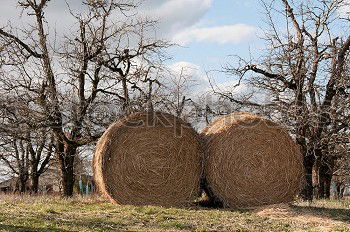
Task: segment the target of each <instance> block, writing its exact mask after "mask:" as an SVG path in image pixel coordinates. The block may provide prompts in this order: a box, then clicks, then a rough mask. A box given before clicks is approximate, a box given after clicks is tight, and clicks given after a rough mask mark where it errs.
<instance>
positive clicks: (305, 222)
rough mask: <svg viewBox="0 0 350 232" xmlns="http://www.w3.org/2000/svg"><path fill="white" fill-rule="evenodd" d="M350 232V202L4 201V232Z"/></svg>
mask: <svg viewBox="0 0 350 232" xmlns="http://www.w3.org/2000/svg"><path fill="white" fill-rule="evenodd" d="M164 230H166V231H350V200H345V201H316V202H314V203H312V204H307V203H304V202H300V203H295V204H293V205H290V206H288V205H285V204H281V205H274V206H269V207H264V208H259V209H255V210H224V209H208V208H201V207H193V208H163V207H155V206H144V207H135V206H118V205H113V204H111V203H109V202H107V201H105V200H104V199H101V198H100V197H99V196H97V197H96V196H95V197H93V198H91V199H84V198H81V197H74V198H72V199H61V198H60V197H47V196H42V197H40V196H37V197H30V196H22V197H21V196H14V195H2V196H0V231H70V232H72V231H164Z"/></svg>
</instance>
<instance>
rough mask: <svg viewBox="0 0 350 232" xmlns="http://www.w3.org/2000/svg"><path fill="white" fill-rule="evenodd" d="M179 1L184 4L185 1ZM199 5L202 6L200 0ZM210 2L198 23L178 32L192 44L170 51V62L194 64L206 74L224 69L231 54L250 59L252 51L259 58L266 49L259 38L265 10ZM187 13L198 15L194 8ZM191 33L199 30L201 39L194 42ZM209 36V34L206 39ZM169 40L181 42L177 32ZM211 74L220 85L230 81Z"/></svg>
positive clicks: (249, 1)
mask: <svg viewBox="0 0 350 232" xmlns="http://www.w3.org/2000/svg"><path fill="white" fill-rule="evenodd" d="M170 1H171V0H170ZM187 1H188V2H191V1H192V2H193V1H196V0H187ZM164 2H165V3H164ZM180 2H183V3H185V2H186V0H180ZM197 2H198V4H201V3H200V2H201V0H198V1H197ZM207 3H208V5H207V8H206V10H205V12H204V13H203V14H202V15H200V17H198V21H197V22H196V23H195V24H192V25H189V26H188V27H187V28H186V27H184V28H179V29H178V32H177V34H183V37H185V38H186V39H187V40H189V41H187V42H185V43H184V44H182V45H183V47H175V48H173V49H171V50H170V53H171V54H172V55H173V60H171V61H170V62H173V63H177V62H187V63H188V65H189V66H191V64H193V67H194V68H199V69H200V71H201V73H202V74H203V75H204V73H205V72H207V71H211V70H221V69H222V66H223V65H225V64H226V63H228V62H230V61H231V59H230V57H229V56H230V55H239V56H242V57H249V52H252V54H253V55H257V54H258V53H259V50H260V49H261V48H262V47H263V42H262V41H261V40H260V39H258V37H257V33H258V30H259V27H262V26H263V23H262V18H263V13H262V11H263V10H262V8H261V6H260V3H259V1H258V0H246V1H236V0H211V1H207ZM163 4H166V1H163ZM185 10H188V14H194V15H195V14H196V12H195V11H196V10H194V9H185ZM160 20H164V21H166V19H160ZM225 27H226V29H225ZM203 28H204V30H203ZM246 28H248V31H247V30H246ZM182 30H183V32H182ZM191 30H197V33H198V30H199V32H201V38H192V39H191V36H192V37H196V34H195V33H194V34H193V33H192V35H191ZM200 30H202V31H200ZM220 30H222V32H220ZM211 31H213V32H212V33H213V34H212V35H211V34H210V33H211ZM206 33H207V34H209V35H208V36H206ZM170 37H172V38H173V39H175V42H179V41H178V40H177V39H176V38H177V37H178V36H177V35H176V33H175V35H174V34H172V35H170ZM174 37H175V38H174ZM225 38H227V39H226V40H225ZM180 44H181V40H180ZM212 75H213V77H214V78H215V79H216V81H217V82H218V83H222V82H225V81H227V77H225V76H224V75H223V74H221V73H219V72H213V73H212Z"/></svg>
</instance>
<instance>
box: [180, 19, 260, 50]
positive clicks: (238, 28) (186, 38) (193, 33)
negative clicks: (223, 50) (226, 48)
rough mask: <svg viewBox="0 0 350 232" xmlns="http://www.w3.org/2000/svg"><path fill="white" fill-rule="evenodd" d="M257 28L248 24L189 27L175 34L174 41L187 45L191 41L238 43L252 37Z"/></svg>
mask: <svg viewBox="0 0 350 232" xmlns="http://www.w3.org/2000/svg"><path fill="white" fill-rule="evenodd" d="M256 32H257V28H255V27H253V26H250V25H246V24H234V25H225V26H218V27H205V28H189V29H186V30H184V31H182V32H180V33H178V34H176V35H175V36H174V41H175V42H177V43H179V44H182V45H185V44H188V43H190V42H214V43H220V44H227V43H232V44H238V43H241V42H243V41H246V40H247V39H250V38H251V37H252V36H253V35H254V34H255V33H256Z"/></svg>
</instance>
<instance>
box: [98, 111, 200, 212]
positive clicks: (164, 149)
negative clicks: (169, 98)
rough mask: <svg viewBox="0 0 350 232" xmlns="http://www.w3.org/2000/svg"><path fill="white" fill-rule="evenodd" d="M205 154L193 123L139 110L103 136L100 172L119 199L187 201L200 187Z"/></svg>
mask: <svg viewBox="0 0 350 232" xmlns="http://www.w3.org/2000/svg"><path fill="white" fill-rule="evenodd" d="M202 157H203V154H202V152H201V145H200V142H199V136H198V134H197V132H196V131H195V130H194V129H193V128H192V127H191V126H190V125H189V124H188V123H185V122H184V121H183V120H181V119H179V118H177V117H175V116H173V115H170V114H167V113H160V112H155V113H135V114H132V115H129V116H128V117H126V118H124V119H122V120H119V121H117V122H116V123H114V124H112V125H111V126H110V127H109V128H108V129H107V130H106V132H105V133H104V134H103V136H102V137H101V138H100V140H99V141H98V143H97V147H96V151H95V155H94V161H93V169H94V178H95V181H96V184H97V187H98V189H99V190H100V191H101V192H102V193H103V194H104V195H106V196H107V197H108V198H109V199H110V200H111V201H112V202H114V203H118V204H131V205H161V206H184V205H187V204H189V203H191V202H193V200H194V199H195V198H196V197H197V195H198V194H199V192H200V186H199V185H200V177H201V174H202V169H203V168H202V166H203V165H202Z"/></svg>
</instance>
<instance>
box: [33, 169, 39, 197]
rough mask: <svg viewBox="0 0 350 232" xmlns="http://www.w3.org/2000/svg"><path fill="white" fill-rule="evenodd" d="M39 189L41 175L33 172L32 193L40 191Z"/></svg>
mask: <svg viewBox="0 0 350 232" xmlns="http://www.w3.org/2000/svg"><path fill="white" fill-rule="evenodd" d="M38 190H39V175H37V174H36V173H32V193H38Z"/></svg>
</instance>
